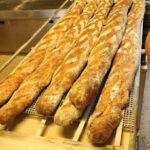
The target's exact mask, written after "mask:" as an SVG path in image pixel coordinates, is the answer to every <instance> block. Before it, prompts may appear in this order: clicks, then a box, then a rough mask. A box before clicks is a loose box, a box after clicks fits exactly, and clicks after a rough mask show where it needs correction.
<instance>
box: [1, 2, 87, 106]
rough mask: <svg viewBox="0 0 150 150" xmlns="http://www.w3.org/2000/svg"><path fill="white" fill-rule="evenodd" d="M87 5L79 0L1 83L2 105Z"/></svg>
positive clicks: (54, 45)
mask: <svg viewBox="0 0 150 150" xmlns="http://www.w3.org/2000/svg"><path fill="white" fill-rule="evenodd" d="M85 6H86V4H85V1H84V0H77V1H76V3H75V5H74V6H73V8H72V9H71V10H69V11H68V12H67V13H66V14H65V15H64V16H63V17H62V18H61V19H60V20H59V21H58V23H56V24H55V25H54V26H53V27H52V28H51V29H50V31H49V32H48V33H47V35H46V36H45V37H44V38H43V40H42V41H41V42H40V44H39V45H38V46H37V48H36V49H35V51H34V52H33V53H32V54H31V55H30V56H29V57H28V58H27V60H26V61H25V62H24V63H23V64H22V65H21V66H19V67H18V68H17V69H16V70H15V71H14V72H13V73H11V74H10V75H9V76H8V77H7V78H6V79H5V80H4V81H2V82H1V83H0V105H2V104H4V103H5V102H6V101H7V100H8V99H9V98H10V97H11V95H12V94H13V93H14V91H15V90H16V89H17V88H18V87H19V85H20V84H21V82H22V81H23V80H24V79H25V78H26V77H27V76H28V75H29V74H31V73H32V72H33V71H34V70H35V69H36V68H38V66H39V64H40V63H41V62H42V60H43V59H44V56H45V54H46V51H50V50H52V49H53V48H55V47H56V44H57V43H58V41H59V40H60V39H61V38H62V37H63V34H64V33H65V32H66V31H67V30H69V29H70V28H71V26H72V24H73V22H74V20H75V19H76V17H78V16H79V15H80V14H81V13H82V11H83V9H84V7H85Z"/></svg>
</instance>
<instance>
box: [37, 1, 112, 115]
mask: <svg viewBox="0 0 150 150" xmlns="http://www.w3.org/2000/svg"><path fill="white" fill-rule="evenodd" d="M112 4H113V1H112V0H102V1H101V2H100V5H99V6H98V9H97V11H96V12H95V14H94V17H93V18H92V19H91V20H90V22H89V24H88V25H87V27H86V28H85V29H84V30H83V32H82V33H81V34H80V36H79V38H78V39H77V41H76V43H75V45H74V47H73V48H72V50H71V51H70V53H68V55H67V56H66V57H65V59H64V61H63V63H62V64H61V66H60V67H59V68H58V69H57V70H56V72H55V73H54V75H53V78H52V82H51V84H50V86H49V87H48V88H47V89H46V91H45V92H44V93H43V94H42V95H41V96H40V97H39V99H38V100H37V103H36V110H37V112H38V113H41V114H43V115H50V114H51V113H53V112H54V110H55V109H56V107H57V106H58V104H59V103H60V101H61V99H62V97H63V95H64V93H65V92H66V91H67V90H69V88H70V87H71V86H72V84H73V82H74V81H75V79H76V78H77V77H78V76H79V74H80V72H81V71H82V69H83V67H84V66H85V64H86V62H87V59H88V56H89V54H90V51H91V50H92V48H93V47H94V45H95V43H96V42H97V40H98V37H99V35H100V31H101V29H102V26H103V22H104V19H105V17H106V16H107V14H108V12H109V10H110V8H111V6H112Z"/></svg>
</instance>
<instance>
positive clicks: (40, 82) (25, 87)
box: [0, 0, 99, 124]
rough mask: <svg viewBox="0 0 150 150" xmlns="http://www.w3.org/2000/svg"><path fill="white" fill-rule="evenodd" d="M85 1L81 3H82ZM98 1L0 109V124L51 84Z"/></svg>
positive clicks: (89, 5)
mask: <svg viewBox="0 0 150 150" xmlns="http://www.w3.org/2000/svg"><path fill="white" fill-rule="evenodd" d="M82 2H84V1H80V3H82ZM97 2H99V1H98V0H89V1H88V4H87V5H86V6H85V8H84V10H83V13H82V14H81V15H80V16H78V17H77V18H76V20H75V21H74V23H73V27H72V28H71V29H70V30H69V31H67V32H66V33H65V34H64V36H63V38H62V39H61V41H60V42H59V44H58V45H56V49H53V50H51V49H47V50H46V55H45V58H44V60H43V61H42V63H41V64H40V66H39V67H38V68H37V69H36V70H35V71H34V72H33V73H32V74H30V75H29V76H27V77H26V79H25V80H24V81H23V82H22V83H21V85H20V87H19V88H18V90H17V91H15V93H14V94H13V96H12V98H11V99H10V101H9V102H8V103H7V104H5V105H4V106H3V107H2V108H1V109H0V123H1V124H7V123H9V122H10V121H11V120H13V119H14V118H15V117H16V115H18V114H19V113H21V112H22V111H23V110H24V109H25V108H26V107H27V106H28V105H30V104H31V103H32V102H33V100H34V99H35V98H36V97H37V96H38V95H39V94H40V92H41V91H42V90H43V89H44V88H45V87H46V86H47V85H48V84H49V82H50V80H51V78H52V75H53V73H54V71H55V70H56V69H57V68H58V67H59V65H60V64H61V63H62V61H63V59H64V57H65V56H66V54H67V53H68V52H69V50H70V49H71V46H72V44H73V43H74V42H75V41H76V39H77V37H78V36H79V34H80V32H81V31H82V30H83V29H84V27H85V26H86V25H87V23H88V22H89V20H90V18H91V17H92V15H93V14H94V12H95V10H96V8H97V5H98V3H97Z"/></svg>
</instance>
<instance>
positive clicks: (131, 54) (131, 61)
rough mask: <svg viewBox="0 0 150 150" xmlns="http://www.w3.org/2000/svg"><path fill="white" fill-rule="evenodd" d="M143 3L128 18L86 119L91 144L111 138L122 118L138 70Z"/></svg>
mask: <svg viewBox="0 0 150 150" xmlns="http://www.w3.org/2000/svg"><path fill="white" fill-rule="evenodd" d="M144 7H145V3H144V0H136V2H135V3H134V4H133V6H132V8H131V10H130V12H129V15H128V24H127V28H126V32H125V35H124V38H123V41H122V43H121V46H120V49H119V50H118V52H117V54H116V57H115V59H114V61H113V64H112V68H111V72H110V74H109V76H108V79H107V81H106V84H105V86H104V89H103V90H102V94H101V96H100V98H99V101H98V104H97V106H96V109H95V111H94V113H93V114H92V116H91V117H90V120H89V125H88V136H89V138H90V140H91V141H92V143H99V144H102V143H104V142H106V141H107V140H108V139H109V137H110V136H111V134H112V132H113V130H114V129H115V128H116V127H117V126H118V125H119V123H120V120H121V118H122V115H121V110H122V109H123V108H124V107H125V106H126V104H127V103H128V97H129V92H130V89H131V87H132V83H133V80H134V76H135V73H136V70H137V68H138V62H139V55H140V25H141V21H142V19H143V15H144V10H145V9H144Z"/></svg>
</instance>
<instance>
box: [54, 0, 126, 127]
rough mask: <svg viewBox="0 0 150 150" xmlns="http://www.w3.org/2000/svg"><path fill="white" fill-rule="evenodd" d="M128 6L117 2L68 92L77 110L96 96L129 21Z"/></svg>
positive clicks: (68, 97)
mask: <svg viewBox="0 0 150 150" xmlns="http://www.w3.org/2000/svg"><path fill="white" fill-rule="evenodd" d="M128 8H129V3H128V1H127V0H122V2H119V4H118V3H116V4H115V5H114V7H113V9H112V11H111V12H110V14H109V16H108V18H107V20H106V22H107V24H106V26H105V27H104V28H103V30H102V32H101V34H100V37H99V40H98V42H97V45H96V47H95V48H94V49H93V50H92V51H91V54H90V56H89V58H88V64H87V66H86V68H85V69H84V70H83V72H82V74H81V75H80V77H79V78H78V79H77V81H76V82H75V83H74V84H73V86H72V88H71V89H70V91H69V93H68V94H67V98H66V99H69V101H70V102H71V103H72V105H73V106H74V107H76V109H77V110H80V111H83V110H84V109H85V108H86V106H87V105H88V104H90V103H91V101H92V100H93V99H94V98H95V96H96V94H97V92H98V90H99V87H100V85H101V82H102V80H103V78H104V76H105V74H106V73H107V71H108V69H109V67H110V65H111V61H112V59H113V56H114V55H115V53H116V51H117V50H118V47H119V44H120V42H121V40H122V37H123V34H124V30H125V26H126V22H127V12H128ZM112 18H113V19H112ZM63 107H65V104H63V105H62V106H61V108H60V110H63ZM67 109H69V108H67ZM60 110H59V115H60V117H61V115H62V114H63V111H60ZM66 111H67V110H66ZM57 115H58V114H57ZM69 117H71V116H69ZM78 117H80V116H78ZM72 118H73V121H75V119H74V114H72ZM66 120H67V119H66ZM66 120H64V121H66ZM70 120H71V119H70ZM56 123H57V124H60V125H61V124H63V122H59V123H58V121H57V122H56ZM65 124H66V123H65Z"/></svg>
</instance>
